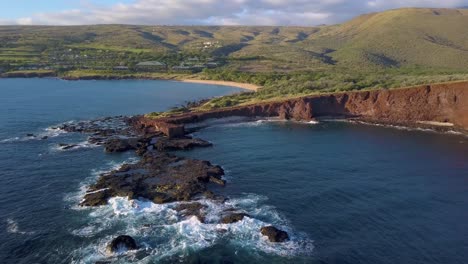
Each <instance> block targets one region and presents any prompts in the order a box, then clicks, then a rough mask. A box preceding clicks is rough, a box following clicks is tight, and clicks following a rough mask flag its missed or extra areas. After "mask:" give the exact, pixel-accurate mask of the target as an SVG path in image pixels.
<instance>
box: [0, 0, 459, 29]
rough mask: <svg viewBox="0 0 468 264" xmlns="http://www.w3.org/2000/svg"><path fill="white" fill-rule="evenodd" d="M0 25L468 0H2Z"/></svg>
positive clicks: (288, 17) (197, 21) (301, 19)
mask: <svg viewBox="0 0 468 264" xmlns="http://www.w3.org/2000/svg"><path fill="white" fill-rule="evenodd" d="M0 2H3V4H2V5H1V8H0V24H3V25H6V24H22V25H24V24H27V25H30V24H32V25H44V24H46V25H82V24H149V25H156V24H162V25H319V24H334V23H340V22H343V21H345V20H348V19H350V18H352V17H354V16H356V15H359V14H363V13H369V12H374V11H382V10H386V9H392V8H400V7H447V8H453V7H463V6H468V0H222V1H221V0H0Z"/></svg>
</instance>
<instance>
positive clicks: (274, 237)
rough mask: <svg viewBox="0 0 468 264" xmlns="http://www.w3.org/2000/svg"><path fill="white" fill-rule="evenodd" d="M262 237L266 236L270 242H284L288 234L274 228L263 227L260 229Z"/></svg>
mask: <svg viewBox="0 0 468 264" xmlns="http://www.w3.org/2000/svg"><path fill="white" fill-rule="evenodd" d="M260 232H261V233H262V235H264V236H267V237H268V240H270V242H275V243H278V242H284V241H286V240H288V239H289V235H288V233H286V232H285V231H283V230H279V229H278V228H276V227H274V226H264V227H262V228H261V229H260Z"/></svg>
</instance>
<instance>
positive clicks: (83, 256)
mask: <svg viewBox="0 0 468 264" xmlns="http://www.w3.org/2000/svg"><path fill="white" fill-rule="evenodd" d="M0 89H1V91H2V96H1V97H0V141H1V140H3V142H2V143H0V147H1V149H2V151H1V152H0V169H1V174H0V179H1V180H2V184H1V185H0V195H1V200H0V201H1V202H0V219H1V223H0V260H3V261H0V262H2V263H35V262H36V263H70V262H74V263H94V262H95V261H97V260H112V261H116V262H121V263H125V262H135V263H154V262H162V263H173V262H182V263H185V262H188V263H232V262H234V263H425V264H426V263H444V264H445V263H447V264H451V263H467V259H468V226H467V223H468V210H466V208H467V205H468V147H467V144H468V139H467V138H466V137H464V136H460V135H451V134H437V133H432V132H422V131H406V130H398V129H394V128H383V127H375V126H366V125H357V124H350V123H340V122H323V123H319V124H300V123H293V122H247V123H240V124H224V125H216V126H212V127H210V128H207V129H204V130H202V131H200V132H197V133H196V136H198V137H201V138H203V139H206V140H210V141H211V142H213V143H214V147H212V148H207V149H196V150H193V151H190V152H180V153H178V154H180V155H185V156H191V157H196V158H200V159H206V160H210V161H211V162H213V163H215V164H219V165H222V166H223V167H224V168H225V170H226V171H227V176H226V179H227V180H228V184H227V186H226V187H225V188H217V191H219V192H221V193H222V194H224V195H226V196H228V197H229V198H230V200H229V201H228V202H227V204H228V205H235V206H236V207H239V208H242V209H243V210H245V211H246V212H247V213H249V214H250V215H251V216H252V218H246V219H245V220H244V221H242V222H240V223H236V224H232V225H229V226H220V225H215V224H201V223H199V222H198V221H197V220H196V219H188V220H182V219H178V218H177V216H176V215H175V213H174V211H173V210H171V205H154V204H152V203H149V202H144V201H137V203H138V205H139V208H138V209H135V208H134V207H132V205H131V202H129V201H128V200H127V199H124V198H116V199H112V200H111V201H110V205H108V206H103V207H101V208H97V209H80V208H78V207H77V206H76V204H77V203H78V202H79V199H80V198H81V196H82V195H83V190H84V187H85V186H86V185H87V184H89V183H91V182H93V181H94V180H95V179H96V177H97V175H98V173H99V172H100V171H106V170H110V169H111V168H113V167H116V166H118V164H119V163H121V162H124V161H131V160H132V159H134V157H133V155H132V154H131V153H127V154H120V155H106V154H104V153H103V151H102V149H101V148H98V147H89V146H87V145H85V144H84V145H83V147H82V148H80V149H76V150H70V151H59V150H57V149H56V144H57V143H59V142H82V141H84V140H85V136H83V135H75V134H60V135H58V136H56V137H52V138H50V139H48V140H46V141H40V140H31V139H28V138H25V137H24V135H25V134H26V133H36V134H41V133H46V134H47V133H48V134H50V135H52V134H53V133H55V131H49V132H46V131H44V129H45V128H47V127H49V126H52V125H55V124H58V123H60V122H64V121H69V120H83V119H91V118H95V117H102V116H107V115H118V114H137V113H145V112H150V111H158V110H163V109H167V108H168V107H170V106H173V105H175V104H177V103H182V102H183V101H184V100H187V99H194V98H200V97H207V96H214V95H221V94H226V93H229V92H233V91H235V90H234V89H231V88H226V87H212V86H206V85H193V84H180V83H174V82H155V81H97V82H91V81H86V82H85V81H80V82H65V81H59V80H40V79H28V80H22V79H18V80H0ZM16 137H18V138H17V139H16ZM5 139H10V140H6V141H5ZM205 203H206V204H207V205H208V206H209V212H208V213H209V217H216V215H217V212H218V211H219V210H222V209H223V208H222V207H221V206H220V205H216V204H212V203H210V202H209V201H205ZM266 224H274V225H275V226H278V227H281V228H283V229H285V230H287V231H288V232H289V233H290V236H291V241H290V242H288V243H286V244H281V245H272V244H271V243H268V242H266V241H265V240H264V239H263V238H262V237H261V236H260V235H259V234H258V233H259V232H258V229H259V228H260V227H261V226H263V225H266ZM221 228H223V229H227V230H228V231H227V232H220V229H221ZM123 233H125V234H130V235H132V236H134V237H135V238H136V239H137V240H138V241H139V243H141V244H142V246H143V247H144V248H145V250H144V252H137V253H136V254H135V255H131V256H122V257H109V256H106V255H105V252H103V248H104V247H105V244H106V243H107V242H108V241H109V239H111V238H112V237H113V236H115V235H116V234H123ZM228 261H231V262H228Z"/></svg>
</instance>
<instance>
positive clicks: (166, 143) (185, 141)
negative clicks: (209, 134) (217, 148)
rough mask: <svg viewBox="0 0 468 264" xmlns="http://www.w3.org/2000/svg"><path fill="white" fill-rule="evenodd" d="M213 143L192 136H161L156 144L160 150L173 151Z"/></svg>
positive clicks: (206, 145) (208, 145)
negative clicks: (171, 137)
mask: <svg viewBox="0 0 468 264" xmlns="http://www.w3.org/2000/svg"><path fill="white" fill-rule="evenodd" d="M212 145H213V144H211V143H210V142H208V141H205V140H202V139H199V138H192V137H181V138H173V139H170V138H167V137H163V138H159V139H158V140H157V141H156V143H155V144H154V146H155V147H156V149H157V150H159V151H171V150H189V149H193V148H195V147H210V146H212Z"/></svg>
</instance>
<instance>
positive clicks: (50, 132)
mask: <svg viewBox="0 0 468 264" xmlns="http://www.w3.org/2000/svg"><path fill="white" fill-rule="evenodd" d="M65 133H67V132H66V131H64V130H62V129H59V128H53V127H48V128H46V129H44V130H43V131H41V132H39V133H37V134H34V133H33V135H34V136H22V137H18V136H17V137H11V138H6V139H2V140H0V143H14V142H24V141H30V140H43V139H44V138H54V137H58V136H60V135H63V134H65Z"/></svg>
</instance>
